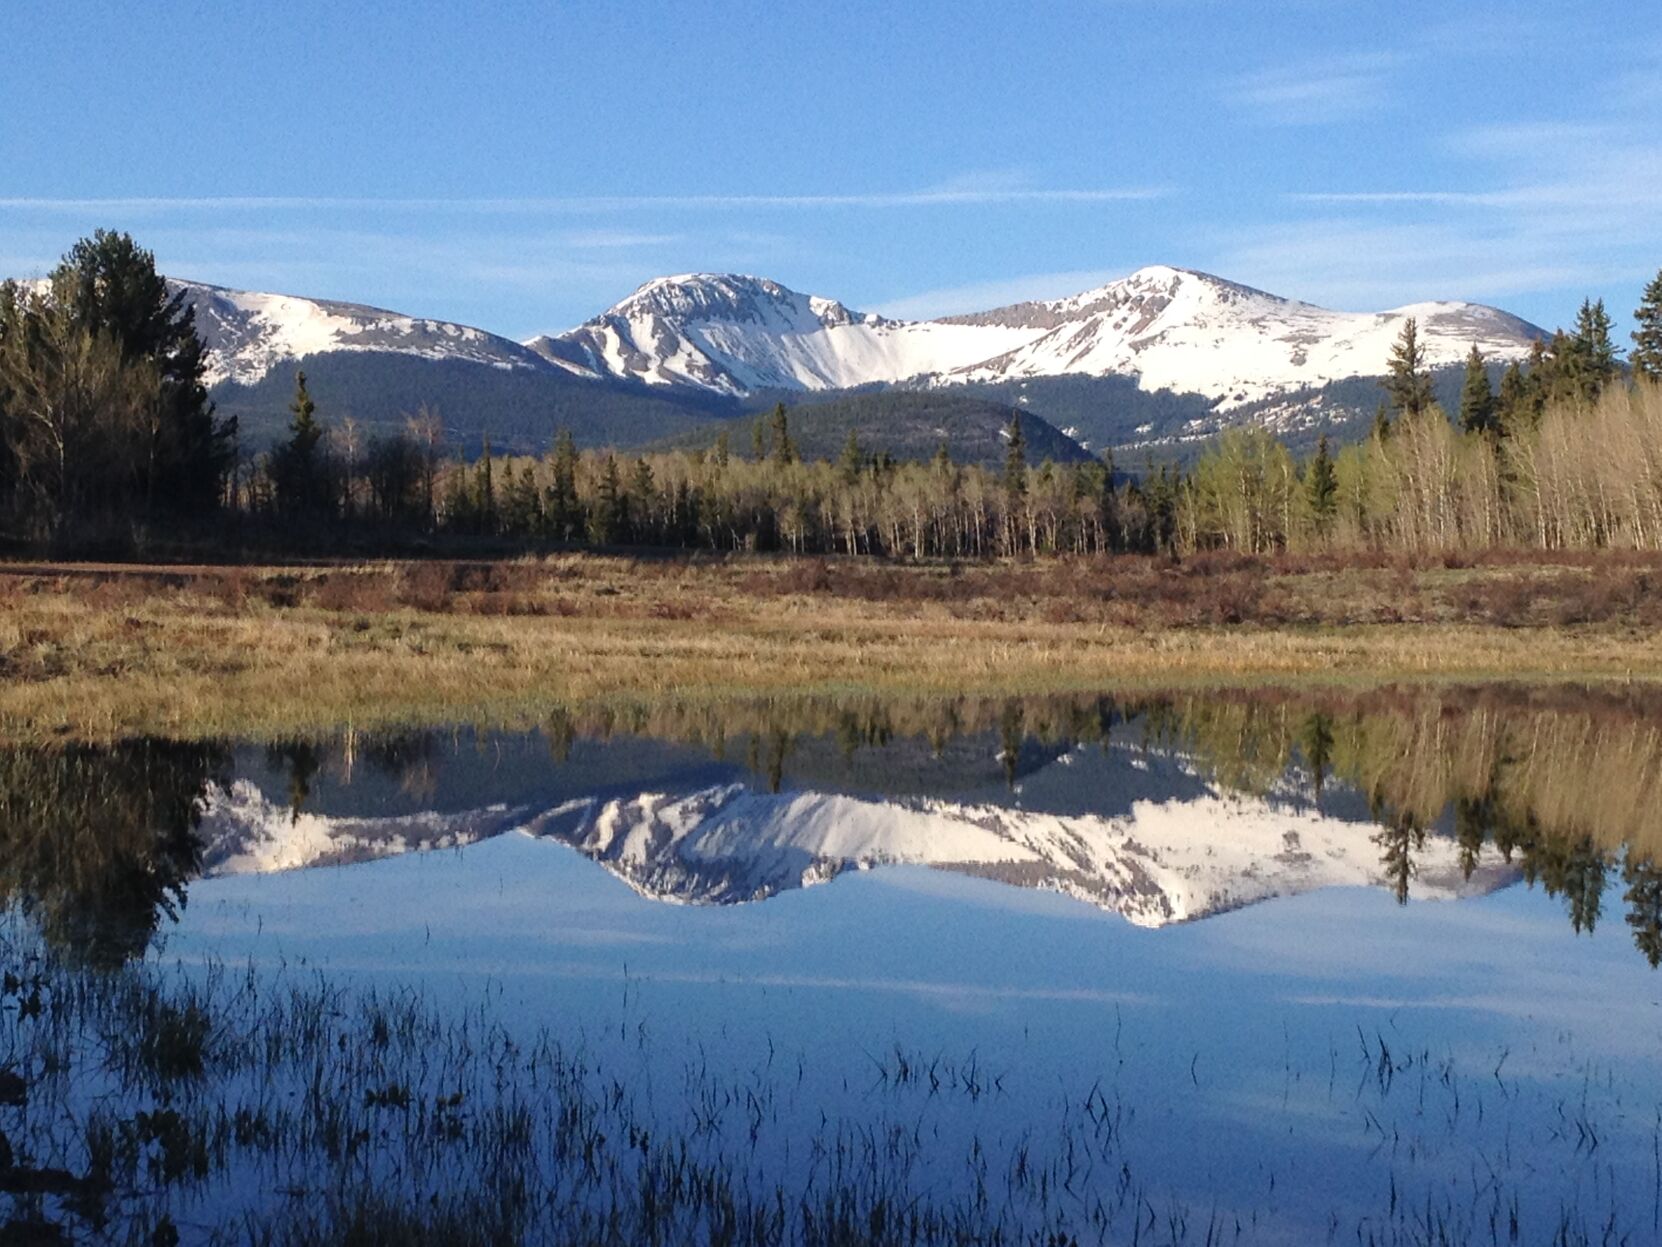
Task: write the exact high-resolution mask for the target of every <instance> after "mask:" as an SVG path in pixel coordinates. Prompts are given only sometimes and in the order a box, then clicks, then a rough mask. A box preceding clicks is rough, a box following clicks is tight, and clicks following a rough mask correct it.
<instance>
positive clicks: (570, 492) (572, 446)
mask: <svg viewBox="0 0 1662 1247" xmlns="http://www.w3.org/2000/svg"><path fill="white" fill-rule="evenodd" d="M552 475H553V480H552V481H551V482H550V483H549V486H548V527H549V530H550V532H552V534H553V536H554V539H555V540H556V541H570V540H571V539H572V538H573V537H575V536H576V535H577V534H578V532H579V531H580V530H581V528H582V526H583V508H582V506H581V504H580V503H579V502H578V500H577V443H576V442H574V441H573V440H572V437H571V430H570V429H561V430H560V432H559V433H558V435H557V436H556V437H555V438H554V465H553V473H552Z"/></svg>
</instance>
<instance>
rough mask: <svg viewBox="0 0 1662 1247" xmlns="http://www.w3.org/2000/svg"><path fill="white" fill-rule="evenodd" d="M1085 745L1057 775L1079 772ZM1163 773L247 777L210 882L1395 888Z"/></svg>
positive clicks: (1440, 870) (1490, 880)
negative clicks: (522, 870)
mask: <svg viewBox="0 0 1662 1247" xmlns="http://www.w3.org/2000/svg"><path fill="white" fill-rule="evenodd" d="M1073 756H1074V755H1071V754H1070V755H1064V757H1063V758H1062V759H1059V760H1058V761H1057V762H1055V763H1053V764H1051V766H1050V767H1046V768H1043V769H1044V770H1047V771H1048V770H1054V769H1062V770H1065V769H1067V766H1068V759H1071V758H1073ZM1118 761H1119V762H1122V763H1123V762H1125V759H1124V758H1121V759H1118ZM1148 765H1149V763H1148V762H1147V761H1144V763H1143V769H1142V771H1141V772H1139V771H1137V770H1136V769H1135V764H1131V765H1129V766H1117V767H1115V768H1114V769H1112V770H1105V771H1103V772H1101V774H1100V776H1099V773H1098V772H1095V771H1093V773H1092V776H1091V777H1090V778H1093V779H1094V778H1099V777H1101V776H1110V775H1113V774H1116V773H1117V774H1118V775H1119V777H1120V778H1119V779H1118V780H1110V784H1111V786H1112V787H1113V788H1114V789H1115V791H1114V792H1113V793H1112V794H1110V797H1109V799H1108V800H1107V801H1105V802H1103V803H1102V804H1100V805H1098V806H1097V808H1096V809H1081V808H1070V807H1069V804H1068V803H1067V802H1066V801H1061V802H1058V801H1056V800H1045V799H1043V798H1041V799H1040V801H1039V805H1040V807H1041V808H1025V807H1024V806H1023V805H1022V804H1012V803H1010V802H1009V801H997V800H993V799H990V798H987V799H981V798H977V797H973V796H969V797H965V798H961V799H945V798H937V797H926V796H910V797H889V798H876V797H872V796H863V795H857V794H853V793H848V792H837V791H820V790H813V789H806V790H797V791H788V792H783V793H772V792H766V791H761V790H758V789H756V788H755V787H753V786H752V785H750V784H747V783H743V782H718V783H713V784H705V785H695V786H692V787H690V788H688V789H685V790H681V791H664V792H637V793H631V794H621V795H619V794H613V795H604V796H595V797H591V798H575V799H572V798H567V799H564V800H558V801H555V802H553V803H552V804H548V805H545V806H544V805H539V804H538V803H536V802H529V803H526V802H522V803H520V804H517V805H510V804H497V805H489V806H485V807H482V808H479V809H472V810H463V811H457V812H451V813H447V814H437V813H433V814H417V815H402V816H396V817H380V816H373V815H370V816H353V817H346V816H332V815H329V814H323V813H307V812H304V811H302V812H300V813H298V814H294V813H291V811H290V809H289V808H288V806H287V805H285V804H283V802H282V801H281V800H280V799H277V800H274V799H273V798H272V797H270V796H268V795H267V794H265V793H264V792H262V791H261V789H260V788H259V787H258V786H257V785H255V784H254V783H252V782H250V781H249V780H246V779H244V780H238V781H236V782H234V783H233V784H232V785H231V786H230V787H229V788H224V789H221V788H215V789H213V790H212V791H211V794H210V798H209V800H208V803H207V810H206V813H205V815H204V818H203V821H202V828H201V830H202V834H203V835H204V836H205V837H206V839H207V846H206V849H205V853H204V865H205V867H206V870H207V873H208V874H210V875H216V874H238V873H250V872H262V871H271V870H287V869H294V868H298V867H305V866H316V865H338V864H344V863H349V862H354V861H366V860H372V859H375V858H380V857H386V856H392V855H396V854H399V853H404V852H410V851H417V850H422V849H431V848H442V847H453V846H456V845H462V844H467V843H471V842H474V841H478V840H482V839H486V838H489V837H491V836H495V835H500V834H504V833H506V832H509V831H518V832H521V833H523V834H526V835H529V836H532V837H535V838H537V839H541V840H547V841H551V842H557V843H559V844H563V845H566V846H568V847H570V848H572V849H575V850H576V851H577V852H579V853H581V854H583V855H584V856H585V857H588V858H590V859H591V860H593V861H595V862H596V863H598V864H599V865H601V866H602V867H604V868H605V869H606V870H608V871H610V872H611V873H612V874H614V875H616V876H617V877H618V878H620V879H622V880H623V881H624V882H626V883H627V884H628V885H629V886H630V887H631V888H633V889H635V890H636V891H637V892H639V893H640V894H641V895H643V896H647V897H650V898H652V899H656V900H660V901H666V902H672V903H678V904H703V905H719V904H736V903H741V902H746V901H756V900H761V899H764V898H766V897H769V896H773V895H776V894H778V893H780V892H783V891H788V890H791V889H795V888H803V887H810V886H813V885H815V884H819V883H823V882H826V881H828V880H830V879H833V878H835V877H837V876H838V875H840V874H843V873H845V872H848V871H851V870H867V869H872V868H875V867H880V866H886V865H899V864H910V865H925V866H929V867H933V868H935V869H940V870H950V871H955V872H958V873H963V874H970V875H975V876H977V877H981V878H988V879H994V880H998V881H1001V882H1004V883H1006V884H1010V885H1013V886H1019V887H1028V888H1040V889H1045V890H1048V891H1056V892H1061V893H1064V894H1066V895H1069V896H1073V897H1075V898H1077V899H1079V900H1081V901H1083V902H1085V903H1087V904H1090V905H1093V906H1096V907H1097V908H1099V909H1102V910H1104V911H1107V912H1111V913H1116V914H1119V915H1121V916H1122V917H1124V918H1126V919H1127V920H1129V921H1131V922H1133V923H1136V924H1138V925H1142V926H1165V925H1167V924H1170V923H1175V922H1185V921H1190V920H1194V919H1198V918H1203V917H1206V916H1207V915H1209V914H1214V913H1219V912H1223V911H1225V910H1229V909H1235V908H1239V907H1240V906H1242V905H1247V904H1251V903H1254V902H1257V901H1262V900H1267V899H1269V898H1272V897H1275V896H1284V895H1292V894H1296V893H1300V892H1306V891H1310V890H1313V889H1316V888H1322V887H1337V886H1364V885H1371V884H1379V883H1382V882H1383V881H1384V877H1383V870H1382V867H1381V865H1380V846H1379V845H1378V844H1377V843H1376V842H1375V840H1374V839H1373V834H1374V833H1375V831H1376V830H1377V828H1375V827H1374V826H1373V825H1372V824H1371V823H1369V822H1368V821H1367V820H1366V818H1365V817H1361V818H1355V817H1344V816H1340V815H1338V814H1335V813H1333V812H1324V811H1322V810H1319V809H1317V808H1315V807H1314V806H1312V805H1311V804H1309V803H1308V802H1306V801H1303V800H1301V799H1298V798H1297V797H1295V796H1293V795H1291V794H1275V793H1272V794H1269V795H1267V796H1246V795H1241V794H1237V793H1231V792H1229V791H1227V790H1224V789H1221V788H1219V787H1217V786H1216V785H1213V784H1211V783H1210V782H1208V781H1206V780H1204V779H1203V778H1202V777H1200V776H1198V775H1197V774H1196V773H1195V772H1194V771H1193V770H1192V768H1190V767H1189V766H1188V765H1187V764H1186V763H1185V762H1184V761H1183V760H1181V759H1176V758H1169V757H1168V758H1163V759H1155V760H1154V763H1153V765H1156V766H1158V767H1160V768H1161V774H1160V775H1159V776H1154V777H1150V776H1149V775H1148V774H1147V767H1148ZM1168 772H1169V773H1168ZM1061 778H1063V777H1061V776H1058V779H1061ZM1155 780H1158V784H1157V785H1155V784H1154V781H1155ZM1172 782H1177V783H1179V784H1182V785H1186V786H1187V788H1188V789H1189V791H1188V792H1187V793H1186V794H1185V795H1183V796H1165V797H1151V796H1148V795H1140V794H1146V793H1147V792H1150V791H1162V790H1163V791H1166V792H1170V791H1171V784H1172ZM1151 785H1154V786H1151ZM1040 786H1041V787H1042V786H1043V785H1040ZM1088 786H1089V787H1090V788H1091V789H1092V790H1093V791H1095V790H1096V788H1097V785H1096V784H1094V783H1093V784H1090V785H1088ZM1064 787H1065V786H1064ZM1053 795H1054V794H1053ZM1415 864H1416V869H1417V873H1416V876H1415V882H1414V893H1415V895H1416V896H1419V897H1422V898H1432V899H1452V898H1456V897H1461V896H1468V895H1477V894H1481V893H1484V892H1488V891H1492V890H1493V889H1494V888H1496V887H1498V886H1501V885H1503V884H1504V883H1506V882H1509V881H1510V880H1511V879H1512V877H1513V873H1514V872H1512V871H1511V870H1510V868H1505V867H1500V866H1497V865H1493V864H1491V865H1489V866H1486V867H1484V868H1482V869H1480V870H1479V871H1478V872H1477V873H1475V874H1474V875H1473V876H1472V877H1471V878H1470V879H1466V878H1465V877H1464V876H1463V874H1462V872H1461V870H1460V868H1459V865H1458V848H1457V846H1456V845H1455V843H1454V841H1453V840H1452V839H1450V838H1445V837H1437V836H1433V837H1429V838H1427V840H1426V843H1425V846H1424V849H1423V850H1422V851H1418V852H1417V853H1416V863H1415Z"/></svg>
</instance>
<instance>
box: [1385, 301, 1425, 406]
mask: <svg viewBox="0 0 1662 1247" xmlns="http://www.w3.org/2000/svg"><path fill="white" fill-rule="evenodd" d="M1389 368H1390V372H1389V375H1387V376H1386V378H1385V383H1384V384H1385V393H1386V394H1387V395H1389V396H1390V400H1391V407H1392V408H1393V409H1394V410H1395V411H1397V412H1398V413H1399V414H1401V415H1404V416H1418V415H1420V414H1421V413H1422V412H1424V411H1426V410H1427V409H1428V408H1429V407H1430V406H1431V403H1432V397H1433V395H1432V388H1431V374H1430V373H1428V372H1427V371H1426V369H1425V349H1424V348H1423V347H1422V346H1420V327H1419V322H1417V321H1416V320H1415V319H1414V318H1413V317H1412V316H1410V317H1409V318H1408V319H1407V320H1405V321H1404V322H1403V324H1402V334H1401V336H1399V337H1398V338H1397V340H1396V343H1395V345H1393V346H1392V347H1391V358H1390V362H1389Z"/></svg>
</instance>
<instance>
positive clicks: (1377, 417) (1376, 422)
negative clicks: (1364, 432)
mask: <svg viewBox="0 0 1662 1247" xmlns="http://www.w3.org/2000/svg"><path fill="white" fill-rule="evenodd" d="M1370 432H1371V434H1372V436H1373V440H1374V441H1376V442H1382V441H1384V440H1385V439H1386V438H1388V437H1390V436H1391V409H1390V408H1389V407H1387V406H1386V405H1385V400H1384V399H1380V400H1379V406H1377V407H1375V408H1374V409H1373V428H1372V429H1371V430H1370Z"/></svg>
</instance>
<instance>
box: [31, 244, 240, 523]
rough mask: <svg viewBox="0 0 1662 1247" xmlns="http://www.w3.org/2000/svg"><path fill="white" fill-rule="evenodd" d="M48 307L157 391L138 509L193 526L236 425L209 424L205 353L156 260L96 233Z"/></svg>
mask: <svg viewBox="0 0 1662 1247" xmlns="http://www.w3.org/2000/svg"><path fill="white" fill-rule="evenodd" d="M51 289H52V298H53V300H54V301H55V302H56V303H58V304H59V305H60V306H62V307H63V308H64V309H65V310H67V311H68V312H69V313H70V315H71V316H72V317H73V318H74V320H75V323H76V325H77V326H78V327H79V328H80V329H82V330H83V331H85V332H86V333H89V334H95V335H97V334H102V335H106V336H108V337H110V338H113V339H114V340H115V341H116V342H117V343H118V344H119V345H120V348H121V355H122V359H123V360H124V361H125V362H127V363H129V364H131V363H135V362H138V361H145V362H147V363H149V364H150V365H151V366H153V367H154V368H155V371H156V378H157V380H158V381H159V383H160V384H159V390H158V392H157V394H156V399H155V405H154V409H153V414H152V418H151V422H150V429H149V445H148V446H147V448H146V451H145V462H144V463H143V464H141V465H135V466H137V467H138V468H139V470H140V471H141V472H142V474H143V490H144V499H143V502H144V506H145V507H146V509H147V510H148V509H151V508H152V507H154V508H156V509H161V510H168V511H172V512H174V513H176V514H178V515H181V516H200V515H202V514H204V513H206V512H209V511H212V510H213V509H214V508H215V507H217V505H218V501H219V496H220V484H221V482H222V481H223V480H224V477H225V474H226V472H228V471H229V470H230V469H231V467H232V464H233V459H232V450H231V447H232V443H233V441H234V439H235V436H236V418H235V417H232V418H231V419H229V420H217V419H215V417H214V406H213V404H212V403H211V402H209V401H208V391H207V388H206V385H205V383H204V376H205V375H206V372H207V346H206V345H205V344H204V343H203V341H202V339H201V337H200V335H198V334H197V332H196V310H195V308H194V307H193V306H191V304H190V302H189V296H188V295H187V293H186V292H185V291H184V290H183V289H180V290H177V291H170V290H169V289H168V286H167V281H166V279H165V278H164V277H162V276H161V274H159V273H158V272H157V271H156V257H155V256H154V255H153V254H152V253H151V252H149V251H146V250H144V249H143V248H141V247H139V246H138V244H136V243H135V242H134V241H133V239H132V237H131V236H130V235H128V234H118V233H112V232H110V231H107V230H97V231H95V232H94V234H93V236H92V237H91V238H83V239H81V240H80V241H79V242H77V243H76V244H75V245H74V246H73V247H71V248H70V249H69V252H68V253H67V254H66V255H65V256H64V257H63V261H62V263H60V264H59V265H58V267H57V268H56V269H54V270H53V272H52V275H51Z"/></svg>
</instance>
